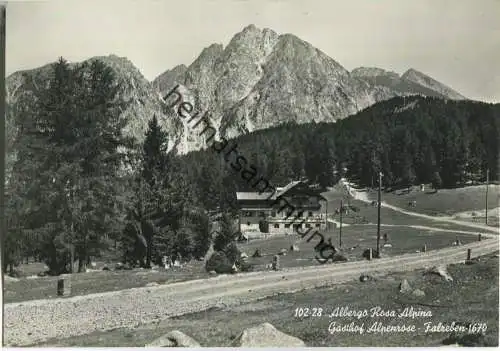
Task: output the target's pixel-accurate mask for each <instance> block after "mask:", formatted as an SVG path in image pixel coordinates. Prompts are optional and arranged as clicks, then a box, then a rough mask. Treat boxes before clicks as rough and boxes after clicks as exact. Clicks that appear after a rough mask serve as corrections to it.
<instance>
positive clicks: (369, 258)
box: [368, 248, 373, 261]
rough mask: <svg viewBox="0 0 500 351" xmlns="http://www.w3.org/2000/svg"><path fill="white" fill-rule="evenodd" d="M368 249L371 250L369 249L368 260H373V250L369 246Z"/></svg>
mask: <svg viewBox="0 0 500 351" xmlns="http://www.w3.org/2000/svg"><path fill="white" fill-rule="evenodd" d="M368 250H369V251H368V260H370V261H371V260H372V258H373V250H372V249H371V248H369V249H368Z"/></svg>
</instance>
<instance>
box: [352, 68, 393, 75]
mask: <svg viewBox="0 0 500 351" xmlns="http://www.w3.org/2000/svg"><path fill="white" fill-rule="evenodd" d="M351 75H353V76H355V77H359V78H373V77H377V76H388V77H394V78H400V77H399V74H397V73H396V72H393V71H388V70H385V69H382V68H378V67H358V68H355V69H353V70H352V71H351Z"/></svg>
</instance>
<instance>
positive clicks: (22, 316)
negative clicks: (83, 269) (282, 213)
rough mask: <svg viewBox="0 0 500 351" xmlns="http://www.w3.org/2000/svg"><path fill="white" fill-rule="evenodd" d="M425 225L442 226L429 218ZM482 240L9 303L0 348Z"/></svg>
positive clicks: (452, 253) (461, 256)
mask: <svg viewBox="0 0 500 351" xmlns="http://www.w3.org/2000/svg"><path fill="white" fill-rule="evenodd" d="M391 208H392V209H394V210H397V211H400V212H403V213H406V214H408V215H415V216H418V217H421V216H425V215H420V214H416V213H412V212H407V211H404V210H402V209H397V208H396V207H394V206H391ZM429 217H430V216H429ZM426 218H427V217H426ZM430 219H432V220H434V221H442V219H439V218H434V217H430ZM444 221H448V222H449V221H450V220H448V219H445V220H444ZM458 222H459V224H461V225H463V226H469V227H471V228H474V229H481V230H485V231H490V232H491V230H492V229H494V228H491V227H481V225H479V224H475V223H464V222H461V221H458ZM479 227H481V228H479ZM426 229H434V230H436V231H438V230H443V229H441V228H432V227H426ZM495 231H496V230H495ZM477 233H478V232H477V231H476V232H471V234H474V235H477ZM482 234H483V235H484V237H487V238H488V239H487V240H483V241H478V242H473V243H470V244H467V245H463V246H459V247H449V248H445V249H441V250H434V251H428V252H426V253H417V254H407V255H402V256H393V257H386V258H381V259H377V260H373V261H356V262H348V263H343V264H337V265H325V266H312V267H304V268H300V269H289V270H283V271H279V272H256V273H247V274H237V275H233V276H219V277H215V278H210V279H202V280H193V281H187V282H182V283H174V284H168V285H162V286H156V287H149V288H136V289H128V290H123V291H114V292H108V293H100V294H92V295H86V296H75V297H72V298H66V299H53V300H35V301H27V302H21V303H10V304H6V305H5V306H4V313H5V315H4V320H5V325H4V327H5V329H4V330H5V334H4V337H5V343H6V344H7V345H18V346H22V345H29V344H33V343H37V342H41V341H44V340H47V339H49V338H65V337H70V336H76V335H83V334H88V333H91V332H93V331H96V330H110V329H115V328H119V327H134V326H136V325H138V324H139V323H150V322H154V321H158V320H162V319H166V318H168V317H171V316H174V315H180V314H184V313H190V312H195V311H201V310H204V309H207V308H209V307H212V306H217V305H221V304H224V305H231V304H238V303H243V302H247V301H252V300H256V299H259V298H263V297H266V296H271V295H273V294H275V293H278V292H292V291H296V290H301V289H307V288H314V287H319V286H325V285H331V284H335V283H341V282H345V281H349V280H353V279H357V278H358V277H359V275H360V274H363V273H370V274H378V273H386V272H392V271H408V270H414V269H418V268H425V267H429V266H433V265H437V264H451V263H458V262H463V261H464V260H465V259H466V255H467V249H468V248H471V249H472V254H473V256H474V257H476V256H481V255H485V254H489V253H491V252H495V251H498V249H499V242H498V235H493V234H491V233H488V234H487V233H482Z"/></svg>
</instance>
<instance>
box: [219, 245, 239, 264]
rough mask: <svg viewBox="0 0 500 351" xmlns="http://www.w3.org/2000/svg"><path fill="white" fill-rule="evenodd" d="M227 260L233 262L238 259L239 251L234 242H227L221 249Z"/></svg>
mask: <svg viewBox="0 0 500 351" xmlns="http://www.w3.org/2000/svg"><path fill="white" fill-rule="evenodd" d="M223 252H224V253H225V254H226V257H227V259H228V260H229V262H231V263H234V262H236V261H237V260H239V259H240V256H241V252H240V250H239V249H238V247H237V246H236V244H235V243H234V242H232V243H229V244H228V245H227V246H226V247H225V248H224V250H223Z"/></svg>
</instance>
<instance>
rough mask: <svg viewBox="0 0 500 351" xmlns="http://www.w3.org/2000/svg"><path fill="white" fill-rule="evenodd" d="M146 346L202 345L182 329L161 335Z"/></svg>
mask: <svg viewBox="0 0 500 351" xmlns="http://www.w3.org/2000/svg"><path fill="white" fill-rule="evenodd" d="M144 346H145V347H201V345H200V344H199V343H198V342H197V341H196V340H194V339H193V338H192V337H190V336H188V335H186V334H184V333H183V332H181V331H178V330H173V331H171V332H170V333H168V334H166V335H163V336H160V337H159V338H157V339H155V340H153V341H152V342H150V343H149V344H146V345H144Z"/></svg>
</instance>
